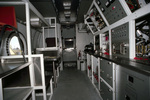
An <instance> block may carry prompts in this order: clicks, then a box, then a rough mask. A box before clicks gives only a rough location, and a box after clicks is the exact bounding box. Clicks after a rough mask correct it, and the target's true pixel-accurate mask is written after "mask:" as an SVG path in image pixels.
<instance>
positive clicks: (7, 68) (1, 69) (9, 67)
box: [0, 63, 31, 78]
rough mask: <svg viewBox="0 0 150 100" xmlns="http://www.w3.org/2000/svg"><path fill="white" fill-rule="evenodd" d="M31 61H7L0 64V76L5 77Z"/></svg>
mask: <svg viewBox="0 0 150 100" xmlns="http://www.w3.org/2000/svg"><path fill="white" fill-rule="evenodd" d="M30 64H31V63H5V64H2V65H1V66H0V78H5V77H7V76H8V75H11V74H13V73H15V72H17V71H19V70H21V69H23V68H25V67H27V66H29V65H30Z"/></svg>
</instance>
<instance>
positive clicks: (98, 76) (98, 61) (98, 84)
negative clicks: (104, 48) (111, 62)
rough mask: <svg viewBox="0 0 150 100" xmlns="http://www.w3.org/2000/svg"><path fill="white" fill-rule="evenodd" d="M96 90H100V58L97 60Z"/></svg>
mask: <svg viewBox="0 0 150 100" xmlns="http://www.w3.org/2000/svg"><path fill="white" fill-rule="evenodd" d="M98 89H99V90H100V58H98Z"/></svg>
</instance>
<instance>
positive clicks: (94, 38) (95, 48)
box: [93, 35, 96, 50]
mask: <svg viewBox="0 0 150 100" xmlns="http://www.w3.org/2000/svg"><path fill="white" fill-rule="evenodd" d="M93 37H94V39H93V40H94V50H96V47H95V41H96V40H95V37H96V36H95V35H94V36H93Z"/></svg>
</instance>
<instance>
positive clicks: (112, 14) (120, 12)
mask: <svg viewBox="0 0 150 100" xmlns="http://www.w3.org/2000/svg"><path fill="white" fill-rule="evenodd" d="M96 3H97V4H98V6H99V8H100V10H101V11H102V12H103V14H104V16H105V18H106V19H107V21H108V23H109V24H113V23H114V22H116V21H118V20H120V19H122V18H123V17H125V16H126V15H127V14H126V12H125V11H124V9H123V7H122V5H121V4H120V1H119V0H96Z"/></svg>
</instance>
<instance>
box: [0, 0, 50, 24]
mask: <svg viewBox="0 0 150 100" xmlns="http://www.w3.org/2000/svg"><path fill="white" fill-rule="evenodd" d="M27 4H28V5H29V9H30V19H37V18H39V19H40V20H41V21H42V23H43V24H44V26H50V24H49V23H48V22H47V21H46V20H45V19H44V17H43V16H42V15H41V14H40V13H39V12H38V10H37V9H36V8H35V7H34V6H33V5H32V4H31V3H30V2H29V1H28V0H15V1H10V0H1V1H0V6H14V7H15V12H16V17H17V18H18V19H19V20H21V21H22V22H23V23H26V5H27Z"/></svg>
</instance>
